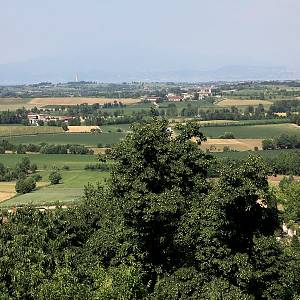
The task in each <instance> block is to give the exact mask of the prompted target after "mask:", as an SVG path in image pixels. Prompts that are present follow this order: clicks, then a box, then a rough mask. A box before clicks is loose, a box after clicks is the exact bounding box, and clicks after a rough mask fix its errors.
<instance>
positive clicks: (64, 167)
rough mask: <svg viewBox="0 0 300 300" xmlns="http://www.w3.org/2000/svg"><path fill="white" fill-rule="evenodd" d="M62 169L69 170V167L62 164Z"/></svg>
mask: <svg viewBox="0 0 300 300" xmlns="http://www.w3.org/2000/svg"><path fill="white" fill-rule="evenodd" d="M62 169H63V170H65V171H69V170H70V167H69V166H67V165H64V166H63V167H62Z"/></svg>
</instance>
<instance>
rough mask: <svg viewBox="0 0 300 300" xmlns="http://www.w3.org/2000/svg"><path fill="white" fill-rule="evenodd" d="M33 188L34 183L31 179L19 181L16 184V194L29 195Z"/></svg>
mask: <svg viewBox="0 0 300 300" xmlns="http://www.w3.org/2000/svg"><path fill="white" fill-rule="evenodd" d="M35 188H36V182H35V180H34V178H32V177H27V178H24V179H19V180H17V182H16V192H17V193H20V194H27V193H30V192H31V191H33V190H34V189H35Z"/></svg>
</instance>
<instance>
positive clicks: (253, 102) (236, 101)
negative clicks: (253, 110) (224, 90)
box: [217, 99, 273, 106]
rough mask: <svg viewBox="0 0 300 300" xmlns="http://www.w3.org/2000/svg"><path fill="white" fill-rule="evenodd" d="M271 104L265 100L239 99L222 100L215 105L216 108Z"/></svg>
mask: <svg viewBox="0 0 300 300" xmlns="http://www.w3.org/2000/svg"><path fill="white" fill-rule="evenodd" d="M272 103H273V102H271V101H266V100H241V99H224V100H221V101H220V102H218V103H217V105H218V106H247V105H253V106H257V105H259V104H262V105H271V104H272Z"/></svg>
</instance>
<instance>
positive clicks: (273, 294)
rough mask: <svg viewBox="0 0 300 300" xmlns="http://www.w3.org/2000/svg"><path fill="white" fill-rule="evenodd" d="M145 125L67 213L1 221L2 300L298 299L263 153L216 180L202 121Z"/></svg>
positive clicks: (25, 214) (31, 213)
mask: <svg viewBox="0 0 300 300" xmlns="http://www.w3.org/2000/svg"><path fill="white" fill-rule="evenodd" d="M167 128H168V124H167V122H166V121H163V120H158V119H154V120H153V121H152V122H151V123H150V124H146V125H136V126H134V127H133V129H132V133H130V134H129V135H128V136H127V137H126V138H125V139H124V140H123V141H121V142H120V143H119V144H118V145H117V146H116V147H115V148H114V149H113V150H112V152H111V153H110V154H109V156H110V157H109V158H111V159H114V163H113V164H112V165H113V166H112V171H111V178H110V180H109V182H108V183H107V186H105V187H103V186H99V185H96V186H91V185H90V186H87V187H86V188H85V196H84V199H83V202H82V203H81V204H80V205H78V206H76V207H73V208H69V209H67V210H64V209H57V210H55V211H53V212H49V211H45V212H40V211H38V210H35V209H32V208H24V209H22V210H17V212H16V213H15V214H12V215H10V216H9V217H8V221H7V222H3V224H2V226H0V271H1V272H0V298H1V299H293V298H294V297H296V296H297V295H299V294H300V286H299V280H298V278H299V276H300V268H299V259H298V258H297V256H296V255H295V252H294V251H287V250H286V249H287V248H286V247H288V246H285V245H283V244H282V243H280V242H279V241H277V239H276V236H275V232H276V230H278V229H279V219H278V212H277V208H276V201H275V199H274V195H273V193H272V192H271V191H270V189H269V187H268V182H267V177H266V175H267V172H266V170H265V168H264V165H263V163H262V162H261V161H260V160H259V159H258V158H250V159H248V160H247V161H246V162H245V163H244V164H243V165H242V166H236V165H228V166H225V167H224V168H222V169H221V170H219V175H218V177H217V178H209V177H208V170H209V167H210V165H211V164H212V163H213V158H212V157H211V156H209V155H207V154H205V153H204V152H202V151H201V150H200V149H199V147H198V146H199V144H201V141H203V140H204V139H205V138H204V136H203V135H202V133H201V131H200V128H199V126H198V125H196V124H192V123H187V124H186V125H185V126H180V127H179V128H177V129H176V130H175V133H172V132H170V131H169V130H167Z"/></svg>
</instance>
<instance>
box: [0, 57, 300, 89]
mask: <svg viewBox="0 0 300 300" xmlns="http://www.w3.org/2000/svg"><path fill="white" fill-rule="evenodd" d="M75 65H76V64H65V65H64V64H62V63H59V62H53V64H49V62H48V63H43V61H40V62H39V61H33V62H27V63H16V64H6V65H0V85H8V84H26V83H37V82H43V81H51V82H66V81H73V80H75V76H76V74H78V76H79V80H85V81H98V82H123V81H127V82H131V81H145V82H146V81H151V82H156V81H157V82H163V81H169V82H170V81H172V82H206V81H240V80H292V79H300V70H290V69H287V68H284V67H258V66H226V67H222V68H218V69H211V70H173V71H172V70H170V71H121V72H118V71H107V70H101V68H100V67H99V68H97V67H94V68H88V67H79V68H78V67H77V68H76V66H75Z"/></svg>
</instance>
